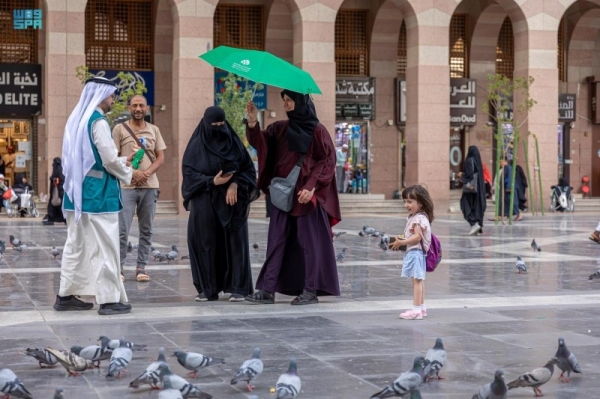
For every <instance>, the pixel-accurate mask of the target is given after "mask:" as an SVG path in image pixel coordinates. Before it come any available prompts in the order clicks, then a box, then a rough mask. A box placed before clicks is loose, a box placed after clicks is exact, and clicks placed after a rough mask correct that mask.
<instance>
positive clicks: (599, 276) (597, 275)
mask: <svg viewBox="0 0 600 399" xmlns="http://www.w3.org/2000/svg"><path fill="white" fill-rule="evenodd" d="M0 257H1V256H0ZM595 278H600V270H598V271H597V272H596V273H594V274H590V276H589V277H588V280H593V279H595Z"/></svg>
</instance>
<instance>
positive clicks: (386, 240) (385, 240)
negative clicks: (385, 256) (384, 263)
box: [379, 234, 390, 251]
mask: <svg viewBox="0 0 600 399" xmlns="http://www.w3.org/2000/svg"><path fill="white" fill-rule="evenodd" d="M379 248H381V249H383V250H384V251H387V250H388V249H390V237H389V236H386V235H385V234H384V235H382V236H381V241H379Z"/></svg>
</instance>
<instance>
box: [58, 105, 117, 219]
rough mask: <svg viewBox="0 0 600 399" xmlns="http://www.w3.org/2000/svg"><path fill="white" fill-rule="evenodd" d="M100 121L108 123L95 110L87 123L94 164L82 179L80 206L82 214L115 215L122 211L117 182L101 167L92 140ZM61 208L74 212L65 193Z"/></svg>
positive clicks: (100, 160) (100, 161) (72, 205)
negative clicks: (97, 123) (95, 126)
mask: <svg viewBox="0 0 600 399" xmlns="http://www.w3.org/2000/svg"><path fill="white" fill-rule="evenodd" d="M100 119H104V120H106V121H107V123H108V120H107V119H106V118H105V117H104V115H102V114H101V113H100V112H98V111H97V110H96V111H94V113H93V114H92V116H91V118H90V120H89V121H88V131H89V139H90V144H91V145H92V151H93V152H94V159H95V160H96V162H95V163H94V165H93V166H92V169H91V170H90V171H89V172H88V173H87V175H86V176H85V178H84V179H83V190H82V205H81V208H82V212H83V213H116V212H119V211H120V210H121V209H123V203H122V202H121V185H120V184H119V180H118V179H117V178H116V177H115V176H113V175H111V174H110V173H108V171H107V170H106V169H104V166H102V159H101V158H100V154H99V153H98V149H97V148H96V145H95V144H94V140H93V138H92V137H93V136H92V128H93V126H94V123H96V122H97V121H98V120H100ZM111 137H112V133H111ZM63 206H64V209H65V210H67V211H74V210H75V205H74V204H73V201H71V199H70V198H69V195H68V194H67V193H65V196H64V199H63Z"/></svg>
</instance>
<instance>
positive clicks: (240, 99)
mask: <svg viewBox="0 0 600 399" xmlns="http://www.w3.org/2000/svg"><path fill="white" fill-rule="evenodd" d="M262 88H263V85H262V84H260V83H255V84H251V83H250V81H249V80H248V79H245V78H241V77H239V76H237V75H234V74H233V73H229V74H228V75H227V76H226V77H224V78H223V88H222V90H221V92H220V93H217V94H216V98H217V103H218V105H219V107H221V108H223V111H225V117H226V118H227V121H228V122H229V124H230V125H231V127H233V130H235V133H236V134H237V135H238V136H239V138H240V139H241V140H242V142H243V143H244V145H246V147H247V146H248V142H247V141H246V125H245V124H244V117H245V115H246V103H247V102H248V101H250V100H252V96H253V94H254V91H255V90H260V89H262Z"/></svg>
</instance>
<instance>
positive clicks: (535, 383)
mask: <svg viewBox="0 0 600 399" xmlns="http://www.w3.org/2000/svg"><path fill="white" fill-rule="evenodd" d="M556 363H558V360H557V359H556V358H555V357H553V358H552V359H550V360H548V363H546V365H545V366H544V367H540V368H537V369H534V370H533V371H530V372H529V373H525V374H523V375H521V376H519V378H517V379H516V380H514V381H511V382H510V383H508V389H509V390H511V389H513V388H519V387H523V388H527V387H530V388H533V393H534V394H535V396H536V397H538V396H544V394H543V393H542V390H541V389H540V387H541V386H542V385H544V384H545V383H547V382H548V381H550V378H552V374H553V373H554V365H555V364H556Z"/></svg>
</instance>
